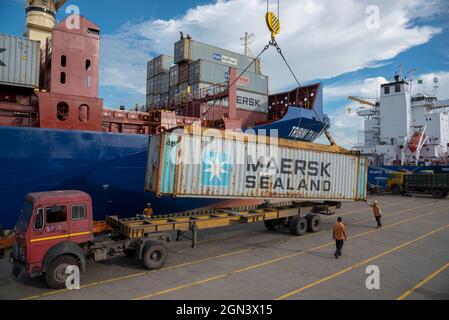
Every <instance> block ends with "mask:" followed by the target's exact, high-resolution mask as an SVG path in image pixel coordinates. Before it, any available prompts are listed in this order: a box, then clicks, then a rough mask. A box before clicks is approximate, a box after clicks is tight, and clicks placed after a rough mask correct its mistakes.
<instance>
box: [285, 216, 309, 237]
mask: <svg viewBox="0 0 449 320" xmlns="http://www.w3.org/2000/svg"><path fill="white" fill-rule="evenodd" d="M289 229H290V232H291V233H292V234H294V235H296V236H303V235H305V234H306V232H307V220H306V219H304V218H302V217H299V216H296V217H293V218H292V219H291V220H290V224H289Z"/></svg>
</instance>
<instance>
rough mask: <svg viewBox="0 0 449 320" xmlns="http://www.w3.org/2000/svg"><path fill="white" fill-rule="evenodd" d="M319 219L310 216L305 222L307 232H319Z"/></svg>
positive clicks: (317, 216) (313, 215) (315, 216)
mask: <svg viewBox="0 0 449 320" xmlns="http://www.w3.org/2000/svg"><path fill="white" fill-rule="evenodd" d="M320 228H321V217H320V216H319V215H317V214H312V215H311V216H310V217H309V219H308V220H307V230H308V231H309V232H312V233H316V232H318V231H320Z"/></svg>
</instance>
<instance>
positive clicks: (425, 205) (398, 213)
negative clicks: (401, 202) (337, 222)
mask: <svg viewBox="0 0 449 320" xmlns="http://www.w3.org/2000/svg"><path fill="white" fill-rule="evenodd" d="M433 204H435V202H430V203H427V204H424V205H422V206H419V207H414V208H413V210H416V209H421V208H424V207H428V206H431V205H433ZM408 211H410V209H405V210H401V211H396V212H393V213H392V214H386V215H383V216H382V218H385V217H394V216H397V215H400V214H402V213H404V212H408ZM369 221H375V220H374V216H373V218H372V219H362V220H356V221H354V222H352V223H349V224H348V226H354V225H358V224H360V223H364V222H369Z"/></svg>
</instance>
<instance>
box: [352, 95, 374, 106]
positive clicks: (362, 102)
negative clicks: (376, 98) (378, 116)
mask: <svg viewBox="0 0 449 320" xmlns="http://www.w3.org/2000/svg"><path fill="white" fill-rule="evenodd" d="M348 99H349V100H352V101H355V102H358V103H360V104H364V105H367V106H371V107H375V106H376V103H374V102H371V101H368V100H366V99H363V98H359V97H353V96H349V97H348Z"/></svg>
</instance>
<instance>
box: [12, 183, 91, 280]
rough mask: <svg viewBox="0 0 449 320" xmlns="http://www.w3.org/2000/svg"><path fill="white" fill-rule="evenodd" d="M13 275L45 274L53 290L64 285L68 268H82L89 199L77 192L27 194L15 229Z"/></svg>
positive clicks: (88, 228)
mask: <svg viewBox="0 0 449 320" xmlns="http://www.w3.org/2000/svg"><path fill="white" fill-rule="evenodd" d="M15 231H16V238H17V239H16V245H15V247H14V250H13V251H12V253H11V256H10V260H11V262H12V263H13V266H14V270H13V273H14V274H15V275H16V276H18V275H20V274H21V273H23V272H27V273H29V274H30V276H31V277H35V276H40V275H42V274H46V275H47V279H48V278H51V279H52V280H51V281H52V282H55V281H58V280H59V282H60V283H59V284H58V283H54V286H55V287H62V284H63V282H64V283H65V279H66V275H65V270H66V268H67V266H69V265H77V266H78V267H79V268H80V269H81V271H83V270H84V269H85V266H86V260H85V250H84V248H85V247H86V245H87V244H88V243H89V242H91V241H92V240H93V216H92V200H91V197H90V196H89V195H88V194H87V193H84V192H81V191H53V192H40V193H31V194H28V195H27V197H26V199H25V202H24V204H23V208H22V210H21V215H20V219H19V221H18V223H17V225H16V227H15Z"/></svg>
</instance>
